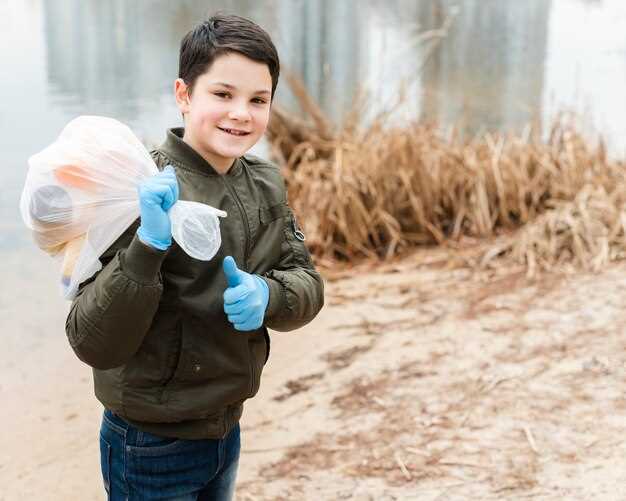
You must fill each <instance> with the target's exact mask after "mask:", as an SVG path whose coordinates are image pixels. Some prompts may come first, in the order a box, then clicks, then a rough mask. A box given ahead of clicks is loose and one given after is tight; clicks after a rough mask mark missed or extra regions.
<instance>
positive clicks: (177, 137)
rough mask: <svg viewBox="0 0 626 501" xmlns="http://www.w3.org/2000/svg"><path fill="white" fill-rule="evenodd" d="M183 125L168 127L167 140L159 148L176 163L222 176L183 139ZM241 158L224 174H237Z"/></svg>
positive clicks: (185, 167) (204, 172)
mask: <svg viewBox="0 0 626 501" xmlns="http://www.w3.org/2000/svg"><path fill="white" fill-rule="evenodd" d="M184 132H185V129H184V128H183V127H176V128H173V129H168V131H167V137H166V138H165V142H164V143H163V144H162V145H161V147H160V148H159V149H160V150H161V151H162V152H163V153H165V155H166V156H167V157H168V158H170V159H171V160H173V161H174V162H176V164H177V165H178V166H179V167H181V168H183V169H187V170H190V171H193V172H198V173H200V174H204V175H205V176H221V174H220V173H219V172H217V171H216V170H215V168H214V167H213V166H212V165H211V164H210V163H209V162H207V161H206V160H205V159H204V158H203V157H202V155H200V154H199V153H198V152H197V151H196V150H194V149H193V148H192V147H191V146H189V145H188V144H187V143H186V142H184V141H183V133H184ZM241 169H242V166H241V159H240V158H237V159H236V160H235V162H234V163H233V165H232V167H231V168H230V170H229V171H228V172H227V173H226V174H224V175H226V176H236V175H237V174H239V172H240V171H241Z"/></svg>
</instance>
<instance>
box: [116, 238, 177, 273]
mask: <svg viewBox="0 0 626 501" xmlns="http://www.w3.org/2000/svg"><path fill="white" fill-rule="evenodd" d="M167 254H168V250H164V251H162V250H159V249H155V248H154V247H150V246H149V245H146V244H144V243H143V242H142V241H141V240H139V237H138V236H137V235H136V234H135V236H134V237H133V239H132V241H131V242H130V245H129V246H128V248H127V249H126V250H125V251H122V252H121V253H120V264H121V267H122V271H123V272H124V273H125V274H126V275H127V276H128V277H129V278H130V279H132V280H134V281H135V282H139V283H141V284H145V285H154V284H156V283H159V271H160V270H161V264H162V263H163V260H164V259H165V256H167Z"/></svg>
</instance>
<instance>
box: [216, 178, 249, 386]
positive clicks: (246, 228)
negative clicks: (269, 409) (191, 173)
mask: <svg viewBox="0 0 626 501" xmlns="http://www.w3.org/2000/svg"><path fill="white" fill-rule="evenodd" d="M222 180H223V181H224V185H225V186H226V189H227V190H228V191H229V193H230V194H231V196H232V197H233V199H234V200H235V204H236V205H237V208H238V209H239V212H240V213H241V217H242V218H243V223H244V232H245V235H246V242H245V248H244V253H243V260H244V269H245V270H246V271H247V270H248V249H249V247H250V225H249V224H248V215H247V214H246V210H245V209H244V207H243V204H242V203H241V200H240V199H239V196H238V195H237V192H236V191H235V189H234V188H233V187H232V186H231V185H230V184H229V183H228V181H227V180H226V178H225V177H222ZM248 358H249V360H250V395H252V391H253V390H254V380H255V378H256V371H255V367H254V353H252V349H251V348H250V343H248Z"/></svg>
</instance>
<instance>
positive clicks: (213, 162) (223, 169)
mask: <svg viewBox="0 0 626 501" xmlns="http://www.w3.org/2000/svg"><path fill="white" fill-rule="evenodd" d="M183 130H184V132H183V137H182V139H183V141H184V142H185V143H187V144H188V145H189V146H191V147H192V148H193V149H194V151H195V152H196V153H197V154H198V155H200V156H201V157H202V158H204V159H205V160H206V162H207V163H208V164H209V165H210V166H211V167H213V169H215V171H216V172H217V173H218V174H220V175H221V176H224V175H225V174H228V171H229V170H230V168H231V167H232V166H233V164H234V163H235V159H233V160H231V159H220V158H216V157H215V155H211V154H210V153H207V152H206V151H203V150H202V148H200V147H199V145H197V144H196V142H195V141H194V138H193V136H191V135H190V134H188V133H187V128H186V127H185V128H184V129H183Z"/></svg>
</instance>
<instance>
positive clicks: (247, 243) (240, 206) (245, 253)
mask: <svg viewBox="0 0 626 501" xmlns="http://www.w3.org/2000/svg"><path fill="white" fill-rule="evenodd" d="M222 180H223V181H224V186H226V189H227V190H228V192H229V193H230V194H231V196H232V197H233V199H234V200H235V204H236V205H237V208H238V209H239V212H240V213H241V217H242V218H243V222H244V228H243V229H244V232H245V235H246V241H245V247H244V250H243V261H244V269H245V270H246V271H248V254H249V252H248V251H249V248H250V225H249V223H248V215H247V214H246V210H245V209H244V207H243V204H242V203H241V200H240V199H239V196H238V195H237V192H236V191H235V189H234V188H233V187H232V186H231V185H230V184H229V183H228V181H227V180H226V178H225V177H222Z"/></svg>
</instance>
